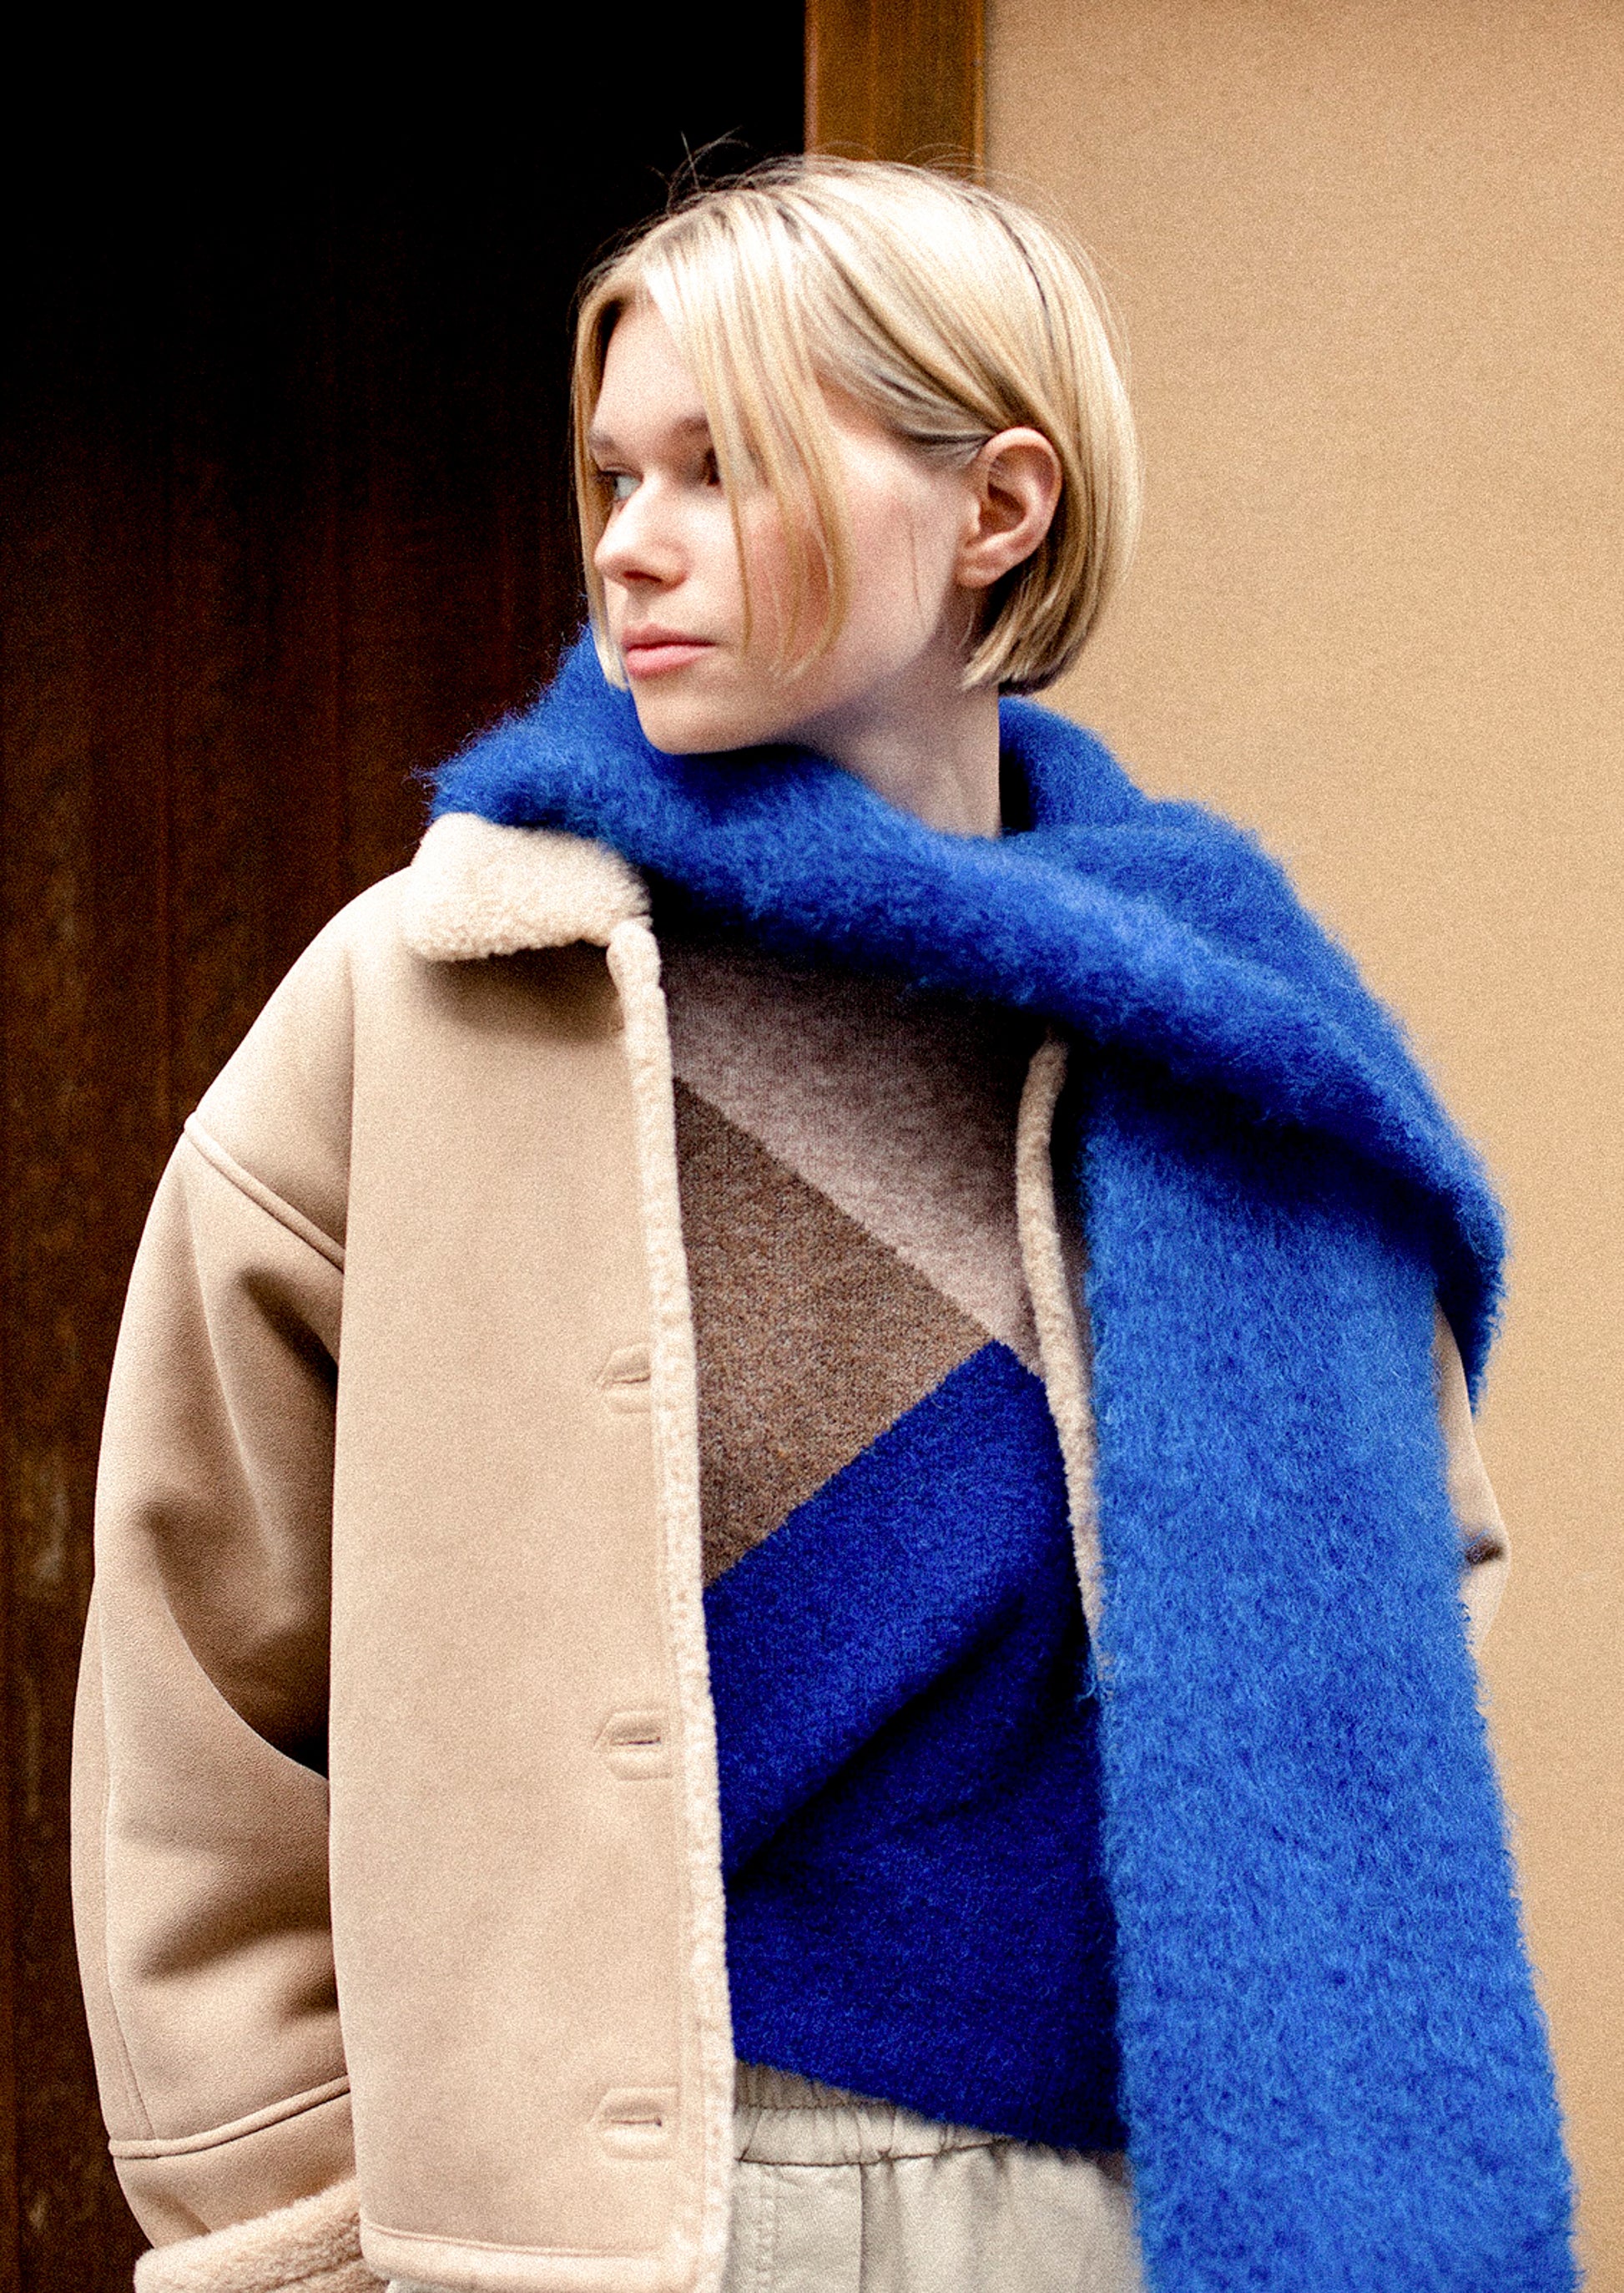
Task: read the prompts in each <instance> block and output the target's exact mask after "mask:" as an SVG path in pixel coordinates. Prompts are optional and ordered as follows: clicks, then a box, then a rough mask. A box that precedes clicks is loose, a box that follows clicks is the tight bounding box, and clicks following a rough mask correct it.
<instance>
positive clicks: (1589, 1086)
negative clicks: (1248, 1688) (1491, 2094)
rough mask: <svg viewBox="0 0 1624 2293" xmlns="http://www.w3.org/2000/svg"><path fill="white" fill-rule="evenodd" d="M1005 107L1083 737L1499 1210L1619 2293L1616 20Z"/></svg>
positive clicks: (1512, 1394)
mask: <svg viewBox="0 0 1624 2293" xmlns="http://www.w3.org/2000/svg"><path fill="white" fill-rule="evenodd" d="M989 75H990V78H989V150H990V165H991V169H992V174H993V179H994V181H995V182H1004V183H1005V184H1006V186H1007V187H1008V188H1010V189H1013V190H1017V191H1020V190H1027V191H1028V192H1029V193H1031V192H1036V193H1037V194H1038V196H1039V198H1040V199H1046V200H1047V201H1049V202H1051V203H1052V204H1056V205H1058V206H1059V207H1060V208H1061V209H1062V211H1063V212H1064V213H1065V214H1066V215H1069V216H1070V218H1071V221H1072V222H1073V223H1074V224H1075V226H1076V227H1077V228H1078V229H1079V231H1081V232H1082V234H1083V236H1084V238H1085V239H1087V242H1088V243H1089V244H1090V245H1091V246H1092V247H1093V248H1094V249H1095V253H1096V255H1098V257H1099V258H1100V260H1101V262H1102V264H1103V269H1104V271H1105V273H1106V277H1107V281H1108V285H1109V288H1110V290H1111V294H1112V296H1113V298H1114V300H1115V302H1116V304H1117V306H1118V309H1119V312H1121V314H1122V316H1123V318H1124V320H1125V321H1126V325H1127V334H1128V337H1129V342H1130V345H1131V352H1132V359H1133V377H1134V385H1135V402H1136V404H1137V407H1138V409H1139V413H1140V417H1141V421H1142V425H1143V434H1144V442H1145V448H1146V453H1147V458H1148V464H1149V481H1150V482H1149V510H1148V521H1147V525H1146V531H1145V536H1144V542H1143V554H1142V556H1141V559H1140V563H1139V564H1138V567H1137V568H1136V570H1135V575H1134V577H1133V580H1132V583H1131V586H1130V588H1129V591H1128V593H1127V596H1126V597H1125V598H1124V600H1123V601H1122V603H1121V604H1119V607H1118V608H1117V609H1116V611H1115V613H1114V615H1113V617H1112V619H1111V622H1110V624H1109V626H1108V627H1107V628H1105V629H1104V630H1103V632H1102V634H1101V636H1100V638H1099V639H1098V641H1097V644H1096V645H1095V647H1094V648H1091V650H1090V652H1088V653H1087V655H1086V656H1085V659H1084V661H1083V664H1082V666H1081V668H1079V670H1078V671H1077V672H1076V673H1074V674H1073V676H1072V677H1071V678H1070V679H1068V681H1067V682H1066V684H1065V685H1063V686H1062V687H1061V688H1060V691H1059V693H1058V695H1057V697H1058V699H1059V701H1060V703H1061V705H1062V707H1064V708H1065V709H1068V710H1069V711H1070V712H1071V714H1073V715H1075V716H1077V717H1081V718H1082V719H1083V720H1084V721H1085V722H1086V723H1089V724H1092V725H1095V726H1096V727H1097V728H1098V729H1100V730H1101V731H1102V732H1103V733H1104V734H1105V736H1106V737H1107V738H1108V739H1109V740H1111V741H1112V742H1113V743H1114V744H1115V745H1116V746H1117V748H1118V749H1119V753H1121V754H1122V755H1123V756H1124V757H1125V758H1126V759H1127V761H1128V762H1129V764H1130V765H1131V766H1133V767H1134V768H1135V770H1136V771H1137V773H1138V774H1139V775H1140V777H1141V778H1142V779H1143V781H1144V782H1146V783H1147V784H1148V785H1150V786H1151V787H1152V788H1153V789H1155V790H1159V791H1165V792H1176V793H1179V794H1181V795H1193V796H1196V797H1199V798H1204V799H1207V800H1208V801H1210V802H1212V803H1214V804H1216V805H1217V806H1220V807H1222V808H1223V809H1224V810H1225V811H1227V812H1229V813H1231V814H1235V815H1237V816H1238V817H1240V819H1242V820H1245V821H1247V822H1251V823H1253V824H1255V825H1256V827H1258V828H1259V829H1261V830H1262V831H1264V835H1265V837H1266V839H1267V840H1268V841H1269V842H1270V843H1271V844H1272V846H1273V848H1274V849H1275V850H1276V851H1277V852H1280V853H1281V854H1282V855H1284V856H1286V857H1287V858H1288V859H1289V861H1290V863H1292V865H1293V866H1294V868H1295V871H1296V873H1297V880H1298V882H1299V884H1300V885H1301V886H1302V887H1303V888H1304V890H1305V893H1306V895H1307V896H1308V898H1309V899H1310V900H1311V902H1312V903H1313V904H1314V905H1315V906H1316V907H1317V908H1318V910H1319V911H1320V912H1321V914H1322V915H1324V916H1325V917H1326V918H1327V919H1328V920H1329V921H1330V922H1331V923H1332V924H1333V925H1334V926H1335V927H1336V928H1337V930H1338V931H1339V932H1340V933H1341V934H1342V936H1343V937H1344V938H1345V940H1346V941H1347V943H1348V944H1350V945H1351V946H1352V947H1353V950H1354V951H1355V952H1356V953H1357V954H1358V956H1359V957H1360V959H1361V961H1362V963H1363V964H1364V966H1365V968H1366V971H1367V974H1368V976H1369V977H1370V978H1371V979H1372V980H1373V981H1374V983H1375V984H1376V985H1377V987H1378V989H1379V991H1380V992H1381V993H1384V994H1385V995H1386V997H1387V998H1388V999H1389V1000H1390V1001H1392V1002H1393V1003H1394V1005H1395V1006H1396V1007H1397V1009H1399V1010H1400V1011H1401V1012H1402V1014H1403V1015H1404V1017H1405V1018H1406V1019H1407V1021H1408V1022H1409V1024H1410V1027H1411V1029H1412V1030H1413V1032H1414V1034H1415V1036H1416V1038H1417V1040H1418V1043H1419V1045H1420V1047H1421V1049H1422V1051H1423V1053H1424V1054H1425V1056H1426V1057H1427V1059H1428V1060H1429V1062H1430V1064H1431V1065H1432V1067H1433V1069H1434V1073H1435V1074H1437V1076H1438V1077H1439V1079H1440V1080H1441V1082H1442V1084H1443V1086H1444V1089H1445V1090H1446V1092H1447V1093H1448V1095H1449V1097H1450V1101H1451V1103H1452V1105H1453V1106H1454V1107H1455V1108H1456V1110H1457V1112H1458V1114H1459V1115H1460V1117H1461V1118H1462V1120H1463V1121H1464V1122H1465V1123H1466V1126H1467V1128H1468V1129H1469V1130H1471V1131H1472V1132H1473V1134H1474V1135H1475V1137H1476V1138H1478V1139H1479V1140H1480V1141H1481V1142H1482V1144H1483V1147H1484V1148H1485V1149H1486V1150H1487V1153H1488V1155H1489V1158H1490V1161H1491V1165H1492V1167H1493V1169H1494V1171H1495V1172H1496V1174H1497V1176H1498V1178H1499V1181H1500V1184H1501V1186H1502V1188H1503V1191H1504V1193H1505V1195H1506V1197H1507V1203H1508V1205H1509V1209H1510V1212H1511V1218H1512V1222H1513V1228H1514V1237H1515V1264H1514V1268H1513V1284H1514V1286H1513V1292H1512V1300H1511V1305H1510V1309H1509V1312H1508V1315H1507V1323H1506V1330H1505V1337H1504V1341H1503V1343H1502V1345H1501V1348H1500V1349H1499V1354H1498V1356H1497V1358H1496V1367H1495V1370H1494V1373H1493V1377H1492V1382H1491V1393H1490V1398H1489V1401H1488V1404H1487V1406H1486V1409H1485V1412H1484V1414H1483V1425H1482V1438H1483V1449H1484V1452H1485V1454H1486V1456H1487V1457H1488V1460H1489V1465H1490V1470H1491V1474H1492V1476H1493V1479H1494V1480H1495V1483H1496V1486H1497V1487H1498V1489H1499V1495H1500V1499H1501V1503H1502V1505H1503V1508H1504V1510H1505V1511H1506V1513H1507V1518H1508V1521H1509V1524H1510V1527H1511V1530H1512V1535H1513V1539H1514V1561H1513V1573H1512V1578H1511V1583H1510V1587H1509V1590H1508V1592H1507V1599H1506V1603H1505V1606H1504V1608H1502V1610H1501V1613H1500V1617H1499V1621H1498V1623H1497V1624H1496V1626H1495V1628H1494V1631H1493V1633H1491V1637H1490V1641H1489V1643H1488V1646H1487V1648H1486V1650H1485V1661H1484V1671H1485V1675H1486V1679H1487V1682H1488V1689H1489V1700H1490V1709H1491V1723H1492V1726H1493V1730H1494V1735H1495V1741H1496V1744H1497V1746H1498V1750H1499V1757H1500V1762H1501V1771H1502V1775H1503V1777H1504V1780H1505V1785H1506V1789H1507V1796H1508V1799H1509V1801H1510V1803H1511V1806H1512V1809H1513V1812H1514V1821H1515V1836H1516V1841H1517V1847H1518V1853H1519V1858H1520V1862H1521V1868H1522V1873H1523V1897H1524V1903H1525V1908H1526V1916H1527V1924H1528V1929H1529V1933H1530V1939H1531V1946H1532V1949H1533V1952H1534V1955H1535V1957H1536V1960H1537V1962H1538V1965H1539V1970H1540V1979H1541V1986H1542V1991H1543V1995H1544V1997H1545V2000H1546V2003H1547V2009H1548V2012H1549V2014H1550V2016H1551V2020H1552V2025H1553V2033H1554V2037H1555V2046H1556V2053H1557V2062H1558V2070H1559V2075H1560V2077H1561V2080H1562V2086H1563V2096H1564V2101H1565V2103H1566V2107H1567V2109H1568V2111H1569V2113H1570V2124H1571V2140H1572V2145H1573V2149H1574V2152H1575V2156H1576V2160H1577V2163H1578V2166H1579V2170H1580V2179H1581V2184H1582V2185H1583V2187H1584V2192H1585V2206H1586V2217H1585V2237H1586V2242H1587V2245H1588V2256H1589V2259H1590V2263H1591V2266H1592V2270H1593V2276H1592V2278H1591V2281H1590V2289H1589V2293H1624V1551H1621V1542H1624V1541H1621V1539H1620V1519H1621V1515H1624V1442H1621V1438H1620V1436H1621V1428H1620V1396H1621V1393H1624V1374H1621V1373H1624V1240H1621V1238H1620V1223H1621V1214H1624V1144H1621V1139H1624V1125H1621V1123H1620V1114H1621V1113H1624V928H1620V927H1621V923H1624V915H1621V902H1620V883H1621V880H1624V733H1621V725H1624V693H1620V669H1621V668H1624V158H1621V152H1624V5H1619V4H1612V0H1609V4H1605V5H1602V4H1591V5H1586V4H1581V0H1537V4H1505V0H990V20H989Z"/></svg>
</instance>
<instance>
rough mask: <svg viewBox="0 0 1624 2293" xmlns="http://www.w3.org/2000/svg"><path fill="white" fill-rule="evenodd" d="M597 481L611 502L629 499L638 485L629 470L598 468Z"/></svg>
mask: <svg viewBox="0 0 1624 2293" xmlns="http://www.w3.org/2000/svg"><path fill="white" fill-rule="evenodd" d="M598 482H599V484H600V485H601V486H602V489H603V490H604V492H605V493H606V494H607V495H608V496H609V498H610V501H611V502H623V501H630V499H631V498H632V496H633V495H634V493H635V492H636V490H637V486H638V481H637V479H635V478H634V476H633V475H632V474H631V472H630V471H629V470H600V471H599V472H598Z"/></svg>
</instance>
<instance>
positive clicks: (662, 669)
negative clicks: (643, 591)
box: [620, 627, 712, 677]
mask: <svg viewBox="0 0 1624 2293" xmlns="http://www.w3.org/2000/svg"><path fill="white" fill-rule="evenodd" d="M711 650H712V646H711V641H710V639H709V638H708V637H695V636H688V635H687V634H686V633H685V632H684V631H683V630H682V629H663V628H653V627H650V628H641V629H628V630H627V632H626V636H624V637H622V639H621V640H620V652H621V658H622V659H623V660H625V662H626V675H627V676H628V677H665V676H668V675H669V674H670V672H671V671H672V670H673V669H678V668H687V667H688V665H689V663H690V662H691V661H695V660H699V656H700V654H701V653H706V652H710V651H711Z"/></svg>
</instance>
